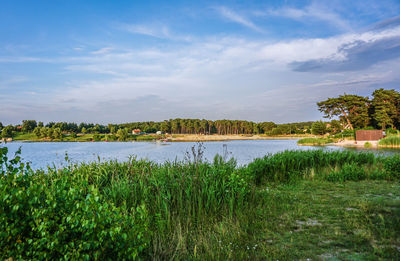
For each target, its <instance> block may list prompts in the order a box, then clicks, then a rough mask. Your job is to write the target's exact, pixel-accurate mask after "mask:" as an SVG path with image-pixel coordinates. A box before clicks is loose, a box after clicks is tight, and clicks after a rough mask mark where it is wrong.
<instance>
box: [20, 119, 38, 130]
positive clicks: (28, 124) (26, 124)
mask: <svg viewBox="0 0 400 261" xmlns="http://www.w3.org/2000/svg"><path fill="white" fill-rule="evenodd" d="M36 127H37V123H36V121H35V120H23V121H22V131H23V132H32V131H33V130H34V129H35V128H36Z"/></svg>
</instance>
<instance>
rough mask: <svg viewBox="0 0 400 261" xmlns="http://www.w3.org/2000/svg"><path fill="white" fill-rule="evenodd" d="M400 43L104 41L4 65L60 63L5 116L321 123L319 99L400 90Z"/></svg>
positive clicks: (340, 39)
mask: <svg viewBox="0 0 400 261" xmlns="http://www.w3.org/2000/svg"><path fill="white" fill-rule="evenodd" d="M399 37H400V27H390V28H386V27H385V29H384V30H371V31H367V32H360V33H345V34H340V35H337V36H332V37H326V38H318V37H315V38H304V39H294V40H280V41H275V42H272V41H271V40H265V39H248V38H245V37H226V36H212V37H211V36H209V37H204V38H202V39H199V38H198V39H196V40H195V41H191V42H184V43H180V44H179V45H173V44H171V45H170V44H168V45H157V47H156V46H149V47H147V48H144V47H140V48H136V47H132V46H128V47H126V46H125V47H123V48H121V47H119V45H117V44H107V45H106V46H112V48H114V49H109V48H110V47H104V46H105V45H104V44H101V45H100V44H99V46H97V48H92V50H95V51H94V52H92V53H90V52H85V51H82V52H79V55H77V54H76V53H75V56H59V57H57V56H54V57H53V58H51V59H47V58H35V57H31V58H30V59H26V57H24V56H22V57H8V58H7V59H5V61H4V60H3V63H5V64H1V66H7V63H11V62H15V61H18V62H20V63H27V64H26V65H21V67H23V68H28V69H29V68H31V67H29V66H32V65H30V64H29V63H31V62H32V61H36V62H38V63H39V61H40V62H52V63H54V64H56V65H59V66H54V68H55V69H54V72H52V73H53V74H52V75H57V77H59V78H57V79H58V81H57V82H56V83H53V82H51V84H49V85H51V86H50V87H47V89H46V90H43V91H37V90H36V89H35V88H31V89H30V90H29V91H32V92H36V94H35V95H27V94H26V93H22V92H18V93H17V92H13V93H12V94H11V93H10V94H7V93H5V92H2V93H1V94H0V95H1V101H2V102H1V104H0V118H1V119H2V121H3V123H4V121H13V122H16V121H17V120H22V119H26V118H36V119H37V120H44V121H46V120H71V121H89V120H90V121H98V122H102V123H107V122H111V121H112V122H127V121H137V120H162V119H168V118H174V117H182V118H183V117H198V118H209V119H221V118H231V119H248V120H254V121H269V120H272V121H276V122H290V121H302V120H304V121H306V120H316V119H319V118H320V116H321V115H320V114H319V112H318V110H317V109H316V105H315V103H316V102H317V101H319V100H321V99H325V98H326V97H330V96H335V95H338V93H344V92H347V93H356V94H360V95H364V96H365V95H369V94H370V93H371V90H372V88H374V87H377V86H388V87H389V88H390V86H395V85H396V84H397V86H398V84H399V83H400V79H399V78H400V77H399V76H398V74H397V72H398V70H399V64H400V63H399V59H400V55H399V53H398V51H399V50H398V45H399V43H400V40H399ZM107 48H108V49H107ZM86 49H87V48H85V50H86ZM1 59H2V58H0V61H1ZM13 66H14V65H13ZM16 66H19V65H16ZM35 66H36V64H35ZM314 71H318V72H320V73H314ZM94 74H95V75H94ZM31 76H32V77H28V78H27V79H29V81H28V82H29V83H32V86H35V85H36V86H39V85H40V86H42V85H45V84H46V82H44V81H43V77H42V76H41V75H31ZM35 78H36V80H35ZM5 79H7V78H5ZM50 81H51V80H50ZM17 84H18V83H15V84H14V85H17ZM23 84H25V85H26V82H24V83H23ZM21 85H22V84H21ZM25 91H26V89H25ZM28 116H29V117H28ZM60 117H61V118H60Z"/></svg>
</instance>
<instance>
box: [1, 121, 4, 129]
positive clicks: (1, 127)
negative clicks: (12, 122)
mask: <svg viewBox="0 0 400 261" xmlns="http://www.w3.org/2000/svg"><path fill="white" fill-rule="evenodd" d="M3 128H4V126H3V123H1V122H0V131H1V130H2V129H3Z"/></svg>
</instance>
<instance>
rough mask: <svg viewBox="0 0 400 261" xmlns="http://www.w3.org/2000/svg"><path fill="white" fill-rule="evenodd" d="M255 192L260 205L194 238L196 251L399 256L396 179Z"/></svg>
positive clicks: (286, 256) (247, 255) (248, 255)
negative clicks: (232, 220) (393, 180)
mask: <svg viewBox="0 0 400 261" xmlns="http://www.w3.org/2000/svg"><path fill="white" fill-rule="evenodd" d="M256 195H257V197H258V200H256V201H255V202H258V204H257V205H255V206H253V207H252V208H249V209H247V211H245V212H242V213H241V214H240V216H238V217H237V219H236V222H234V223H232V222H224V221H223V220H222V221H220V222H217V223H215V225H214V226H213V227H210V231H204V235H196V236H195V237H194V238H193V241H194V242H198V243H197V244H198V245H197V246H196V247H197V251H199V249H203V250H206V251H207V254H206V255H205V256H202V258H212V259H215V258H216V259H224V258H226V257H229V258H233V259H251V260H257V259H258V260H262V259H274V260H276V259H279V260H299V259H300V260H307V259H311V260H318V259H320V260H322V259H323V260H343V259H345V260H377V259H393V260H399V258H400V185H399V184H398V183H389V182H386V181H379V182H378V181H359V182H348V183H330V182H317V181H303V182H300V183H298V184H295V185H278V186H275V187H268V186H266V187H265V188H264V189H260V190H259V191H258V192H257V194H256ZM176 236H178V235H174V236H173V238H174V237H176ZM172 242H173V241H172ZM172 242H171V243H172ZM178 246H179V245H178ZM182 257H183V256H182Z"/></svg>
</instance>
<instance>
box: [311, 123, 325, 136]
mask: <svg viewBox="0 0 400 261" xmlns="http://www.w3.org/2000/svg"><path fill="white" fill-rule="evenodd" d="M311 132H312V134H314V135H324V134H325V133H326V124H325V122H323V121H316V122H314V123H313V124H312V125H311Z"/></svg>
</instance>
